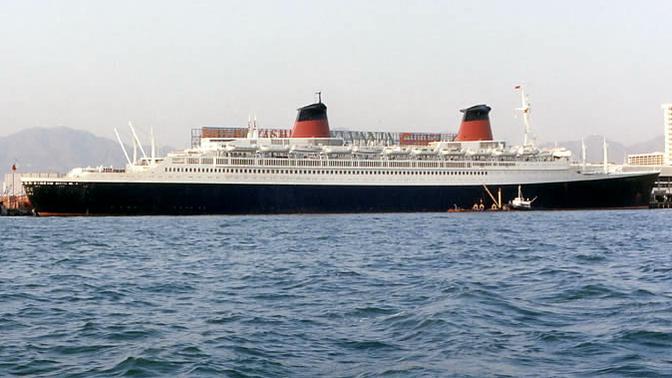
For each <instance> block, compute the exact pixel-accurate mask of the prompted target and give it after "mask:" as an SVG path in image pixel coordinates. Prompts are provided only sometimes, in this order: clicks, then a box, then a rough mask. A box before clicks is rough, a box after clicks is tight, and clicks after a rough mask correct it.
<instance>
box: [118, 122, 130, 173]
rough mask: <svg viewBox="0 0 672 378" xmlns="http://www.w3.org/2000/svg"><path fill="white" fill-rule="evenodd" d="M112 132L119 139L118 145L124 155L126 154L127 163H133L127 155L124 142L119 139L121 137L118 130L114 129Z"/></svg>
mask: <svg viewBox="0 0 672 378" xmlns="http://www.w3.org/2000/svg"><path fill="white" fill-rule="evenodd" d="M114 134H115V135H116V136H117V141H119V145H120V146H121V150H122V151H124V156H126V161H127V162H128V164H129V165H133V163H131V159H130V158H129V157H128V152H126V147H124V143H123V142H122V141H121V137H120V136H119V132H118V131H117V129H116V128H115V129H114Z"/></svg>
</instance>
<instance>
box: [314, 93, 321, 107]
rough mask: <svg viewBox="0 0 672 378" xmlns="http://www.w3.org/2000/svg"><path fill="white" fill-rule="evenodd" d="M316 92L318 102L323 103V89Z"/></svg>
mask: <svg viewBox="0 0 672 378" xmlns="http://www.w3.org/2000/svg"><path fill="white" fill-rule="evenodd" d="M315 94H316V95H317V103H318V104H321V103H322V91H317V92H315Z"/></svg>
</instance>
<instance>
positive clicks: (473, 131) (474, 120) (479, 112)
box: [455, 105, 492, 142]
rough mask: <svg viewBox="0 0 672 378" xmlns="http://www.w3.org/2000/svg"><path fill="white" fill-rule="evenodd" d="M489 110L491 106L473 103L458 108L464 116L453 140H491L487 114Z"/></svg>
mask: <svg viewBox="0 0 672 378" xmlns="http://www.w3.org/2000/svg"><path fill="white" fill-rule="evenodd" d="M490 110H491V108H490V107H489V106H487V105H474V106H472V107H470V108H467V109H462V110H460V111H461V112H462V113H464V116H463V117H462V124H460V130H459V131H458V132H457V137H455V141H458V142H468V141H474V140H492V130H491V129H490V117H489V116H488V114H489V113H490Z"/></svg>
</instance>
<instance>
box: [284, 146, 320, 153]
mask: <svg viewBox="0 0 672 378" xmlns="http://www.w3.org/2000/svg"><path fill="white" fill-rule="evenodd" d="M289 152H290V153H295V154H311V153H316V152H322V146H314V145H309V144H308V145H293V146H292V147H291V148H290V149H289Z"/></svg>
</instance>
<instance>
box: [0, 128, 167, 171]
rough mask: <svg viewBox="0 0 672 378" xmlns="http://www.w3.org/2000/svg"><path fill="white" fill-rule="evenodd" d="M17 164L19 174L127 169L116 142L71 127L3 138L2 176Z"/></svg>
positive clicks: (0, 148)
mask: <svg viewBox="0 0 672 378" xmlns="http://www.w3.org/2000/svg"><path fill="white" fill-rule="evenodd" d="M127 148H128V147H127ZM161 150H165V149H161ZM129 153H130V150H129ZM15 162H16V166H17V169H18V171H19V172H67V171H69V170H70V169H72V168H74V167H86V166H92V167H95V166H99V165H105V166H110V165H112V166H115V167H123V166H125V165H126V159H125V158H124V154H123V152H122V151H121V148H120V147H119V144H118V143H117V142H116V141H115V140H113V139H108V138H103V137H99V136H96V135H93V134H92V133H90V132H88V131H83V130H75V129H71V128H67V127H55V128H32V129H27V130H22V131H19V132H17V133H15V134H12V135H9V136H6V137H0V173H5V172H9V170H10V167H11V166H12V164H13V163H15Z"/></svg>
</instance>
